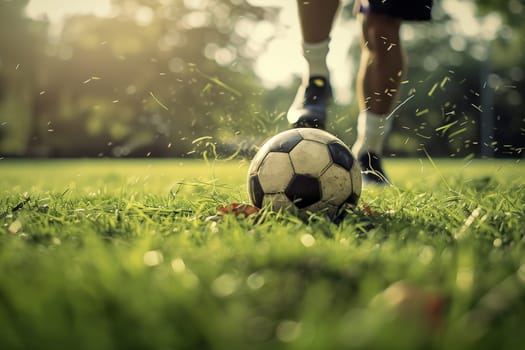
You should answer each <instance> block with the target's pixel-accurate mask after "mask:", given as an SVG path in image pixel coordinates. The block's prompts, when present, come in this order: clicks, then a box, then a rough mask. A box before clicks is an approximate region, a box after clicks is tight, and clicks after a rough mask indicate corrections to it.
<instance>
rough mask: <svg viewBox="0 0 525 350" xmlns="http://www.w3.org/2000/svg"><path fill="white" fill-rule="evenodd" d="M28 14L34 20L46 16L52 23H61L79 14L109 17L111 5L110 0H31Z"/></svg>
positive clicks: (27, 10)
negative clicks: (70, 16)
mask: <svg viewBox="0 0 525 350" xmlns="http://www.w3.org/2000/svg"><path fill="white" fill-rule="evenodd" d="M26 13H27V15H28V16H29V17H32V18H40V17H41V16H42V15H46V16H47V17H48V18H49V20H50V21H51V22H52V23H59V22H61V21H62V20H63V19H64V17H66V16H69V15H72V14H79V13H92V14H95V15H97V16H109V15H110V13H111V4H110V0H89V1H82V0H30V1H29V4H28V5H27V8H26Z"/></svg>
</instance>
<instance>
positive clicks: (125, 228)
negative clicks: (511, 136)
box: [0, 159, 525, 350]
mask: <svg viewBox="0 0 525 350" xmlns="http://www.w3.org/2000/svg"><path fill="white" fill-rule="evenodd" d="M386 166H387V169H388V170H389V173H390V176H391V178H392V181H393V183H394V186H392V187H389V188H368V187H367V188H365V189H364V191H363V194H362V197H361V201H360V205H359V208H358V210H357V211H355V212H353V213H350V214H349V215H347V217H346V218H345V219H344V221H343V222H342V223H341V224H339V225H335V224H333V223H330V222H328V221H325V220H322V219H320V220H314V221H311V222H302V221H300V220H298V219H297V218H295V217H293V216H291V215H286V214H284V215H269V216H266V217H265V220H263V221H261V222H255V221H254V220H253V218H244V217H239V216H233V215H225V216H223V217H222V218H221V219H220V220H219V221H212V220H206V218H207V217H209V216H212V215H214V214H215V213H216V211H217V208H218V207H220V206H221V205H226V204H228V203H231V202H246V201H247V195H246V185H245V176H246V171H247V167H248V164H247V163H246V162H238V161H230V162H222V161H215V162H207V163H206V162H204V161H198V160H191V161H190V160H152V159H145V160H60V161H14V160H1V161H0V193H1V195H0V224H1V227H0V349H355V348H360V349H409V348H410V349H414V348H418V349H431V348H434V349H476V350H479V349H496V348H497V349H521V348H522V347H523V344H524V343H525V332H523V330H524V329H525V328H524V327H525V326H524V325H525V236H524V234H525V228H524V222H525V178H524V176H523V174H525V165H524V164H523V163H520V162H519V161H516V160H513V161H501V160H500V161H495V160H483V161H482V160H477V159H475V160H473V161H472V162H470V163H465V162H462V161H450V160H447V161H445V160H443V161H441V160H436V161H435V163H434V164H433V162H431V161H429V160H428V159H421V160H416V159H414V160H389V161H388V162H387V164H386Z"/></svg>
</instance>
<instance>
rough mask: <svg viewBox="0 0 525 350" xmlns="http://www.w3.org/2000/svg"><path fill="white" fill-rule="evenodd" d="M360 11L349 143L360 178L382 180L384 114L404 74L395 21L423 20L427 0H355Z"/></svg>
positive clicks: (429, 7) (427, 9)
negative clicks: (355, 109) (355, 106)
mask: <svg viewBox="0 0 525 350" xmlns="http://www.w3.org/2000/svg"><path fill="white" fill-rule="evenodd" d="M355 1H356V2H358V3H356V5H357V6H356V10H357V12H361V16H362V18H361V24H362V31H363V35H362V42H361V46H362V54H361V63H360V69H359V72H358V77H357V81H356V85H357V95H358V102H359V107H360V110H361V112H360V114H359V116H358V123H357V134H358V135H357V140H356V142H355V144H354V146H353V147H352V151H353V153H354V155H356V157H357V158H358V160H359V162H360V164H361V167H362V170H363V180H364V181H365V182H375V183H378V184H384V183H387V182H388V179H387V178H386V175H385V172H384V171H383V167H382V164H381V156H382V151H383V144H384V141H385V139H386V137H387V136H388V133H389V131H390V128H391V125H392V118H388V117H389V113H391V110H392V108H393V105H394V103H395V100H396V96H397V94H398V90H399V85H400V81H401V79H402V77H403V74H404V73H405V72H404V70H405V62H404V61H405V60H404V54H403V51H402V48H401V41H400V39H399V29H400V26H401V21H429V20H430V19H431V11H432V5H433V0H389V1H384V0H355Z"/></svg>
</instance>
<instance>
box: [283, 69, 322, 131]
mask: <svg viewBox="0 0 525 350" xmlns="http://www.w3.org/2000/svg"><path fill="white" fill-rule="evenodd" d="M331 100H332V87H331V86H330V83H329V82H328V79H326V78H325V77H321V76H314V77H310V79H309V80H308V85H306V86H305V85H304V84H303V85H301V86H300V87H299V90H298V91H297V95H296V97H295V100H294V103H293V104H292V106H291V107H290V109H289V110H288V122H289V123H290V124H291V125H292V126H293V127H294V128H317V129H325V126H326V109H327V107H328V105H329V104H330V102H331Z"/></svg>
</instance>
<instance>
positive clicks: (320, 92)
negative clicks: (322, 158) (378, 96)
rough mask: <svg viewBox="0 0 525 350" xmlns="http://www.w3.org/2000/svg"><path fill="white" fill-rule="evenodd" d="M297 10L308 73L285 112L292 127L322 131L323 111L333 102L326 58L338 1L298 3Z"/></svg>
mask: <svg viewBox="0 0 525 350" xmlns="http://www.w3.org/2000/svg"><path fill="white" fill-rule="evenodd" d="M297 6H298V14H299V23H300V26H301V33H302V36H303V56H304V58H305V60H306V63H307V71H306V72H305V74H304V76H303V82H302V84H301V86H300V87H299V90H298V92H297V96H296V98H295V100H294V103H293V104H292V106H291V107H290V110H289V111H288V121H289V122H290V124H292V125H293V126H294V127H316V128H324V127H325V121H326V107H327V105H328V103H329V102H330V100H331V98H332V89H331V86H330V73H329V71H328V67H327V65H326V57H327V55H328V49H329V43H330V32H331V30H332V24H333V22H334V18H335V16H336V13H337V10H338V8H339V0H308V1H306V0H298V1H297Z"/></svg>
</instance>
